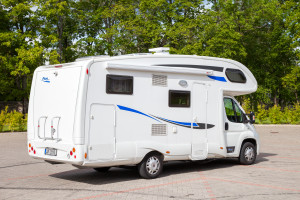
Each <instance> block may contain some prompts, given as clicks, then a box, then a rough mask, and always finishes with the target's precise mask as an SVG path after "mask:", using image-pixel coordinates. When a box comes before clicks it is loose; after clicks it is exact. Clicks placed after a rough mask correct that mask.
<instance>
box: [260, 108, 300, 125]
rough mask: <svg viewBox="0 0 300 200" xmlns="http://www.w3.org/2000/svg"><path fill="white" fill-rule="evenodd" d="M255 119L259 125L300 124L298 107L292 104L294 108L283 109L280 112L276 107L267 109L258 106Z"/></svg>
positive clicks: (299, 109)
mask: <svg viewBox="0 0 300 200" xmlns="http://www.w3.org/2000/svg"><path fill="white" fill-rule="evenodd" d="M256 119H257V121H256V122H257V123H259V124H300V106H299V104H294V106H292V107H285V108H284V109H283V110H282V109H280V107H279V106H276V105H274V106H273V107H271V108H269V109H264V108H263V107H262V106H261V105H258V111H257V112H256Z"/></svg>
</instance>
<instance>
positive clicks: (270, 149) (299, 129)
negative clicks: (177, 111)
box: [0, 126, 300, 200]
mask: <svg viewBox="0 0 300 200" xmlns="http://www.w3.org/2000/svg"><path fill="white" fill-rule="evenodd" d="M256 128H257V130H258V132H259V133H260V137H261V145H262V147H261V154H260V155H259V157H258V159H257V162H256V164H255V165H251V166H241V165H238V164H237V161H236V160H232V159H231V160H229V159H222V160H215V161H211V162H204V163H191V162H175V163H169V164H167V165H166V166H165V168H164V171H163V173H162V175H161V176H160V177H159V178H157V179H154V180H145V179H141V178H140V177H139V175H138V173H137V171H136V170H135V169H120V168H112V169H111V170H110V171H109V172H108V173H106V174H101V173H99V172H96V171H94V170H93V169H82V170H80V169H77V168H74V167H72V166H70V165H65V164H59V165H51V164H48V163H45V162H43V161H40V160H34V159H32V158H30V157H29V156H28V155H27V144H26V134H25V133H0V160H1V162H0V199H78V200H79V199H82V200H84V199H130V200H131V199H300V126H257V127H256Z"/></svg>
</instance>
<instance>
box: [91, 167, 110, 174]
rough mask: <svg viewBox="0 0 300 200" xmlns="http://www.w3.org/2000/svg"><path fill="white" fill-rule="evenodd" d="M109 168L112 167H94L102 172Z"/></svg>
mask: <svg viewBox="0 0 300 200" xmlns="http://www.w3.org/2000/svg"><path fill="white" fill-rule="evenodd" d="M109 169H110V167H98V168H94V170H96V171H97V172H101V173H106V172H108V170H109Z"/></svg>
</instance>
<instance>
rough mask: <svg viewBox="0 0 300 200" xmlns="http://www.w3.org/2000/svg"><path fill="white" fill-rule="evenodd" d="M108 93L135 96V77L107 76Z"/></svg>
mask: <svg viewBox="0 0 300 200" xmlns="http://www.w3.org/2000/svg"><path fill="white" fill-rule="evenodd" d="M106 93H107V94H128V95H130V94H133V77H132V76H119V75H111V74H107V75H106Z"/></svg>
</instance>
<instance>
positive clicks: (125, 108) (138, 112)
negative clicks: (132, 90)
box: [117, 105, 161, 123]
mask: <svg viewBox="0 0 300 200" xmlns="http://www.w3.org/2000/svg"><path fill="white" fill-rule="evenodd" d="M117 106H118V107H119V108H120V110H125V111H129V112H134V113H137V114H140V115H144V116H146V117H149V118H151V119H154V120H155V121H158V120H157V119H155V118H153V117H151V116H150V115H147V114H145V113H142V112H140V111H138V110H134V109H132V108H128V107H125V106H120V105H117ZM158 122H160V121H158ZM160 123H161V122H160Z"/></svg>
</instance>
